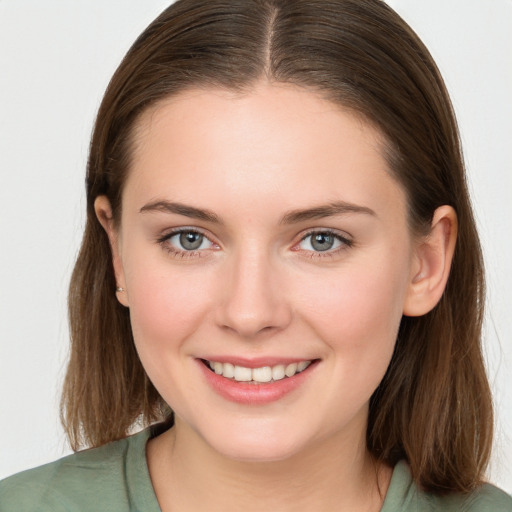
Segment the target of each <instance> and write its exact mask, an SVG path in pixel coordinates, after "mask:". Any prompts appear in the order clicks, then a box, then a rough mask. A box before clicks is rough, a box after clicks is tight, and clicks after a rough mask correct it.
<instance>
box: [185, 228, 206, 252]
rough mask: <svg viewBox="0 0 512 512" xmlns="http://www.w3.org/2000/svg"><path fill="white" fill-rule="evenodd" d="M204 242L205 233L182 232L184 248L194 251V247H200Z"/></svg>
mask: <svg viewBox="0 0 512 512" xmlns="http://www.w3.org/2000/svg"><path fill="white" fill-rule="evenodd" d="M202 242H203V235H201V234H199V233H191V232H188V233H181V234H180V244H181V246H182V247H183V248H184V249H187V250H189V251H193V250H194V249H198V248H199V247H200V246H201V244H202Z"/></svg>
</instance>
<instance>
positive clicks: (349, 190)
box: [126, 83, 403, 207]
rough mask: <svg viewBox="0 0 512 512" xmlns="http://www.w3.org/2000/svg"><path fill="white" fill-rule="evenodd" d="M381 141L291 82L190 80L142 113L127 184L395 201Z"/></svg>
mask: <svg viewBox="0 0 512 512" xmlns="http://www.w3.org/2000/svg"><path fill="white" fill-rule="evenodd" d="M383 140H384V139H383V136H382V135H381V133H380V132H379V131H378V130H376V129H375V128H374V127H373V126H372V125H370V124H369V123H367V122H365V121H364V120H363V119H362V118H361V117H359V116H356V115H355V114H353V113H351V112H349V111H347V110H346V109H343V108H342V107H340V106H339V105H337V104H335V103H333V102H330V101H328V100H326V99H323V98H321V97H320V96H319V95H318V94H316V93H314V92H312V91H309V90H305V89H303V88H299V87H296V86H293V85H289V84H278V85H276V84H272V85H271V84H266V83H265V84H260V85H258V86H257V87H255V88H254V89H253V90H251V91H248V92H244V93H236V92H232V91H226V90H221V89H193V90H188V91H185V92H182V93H180V94H178V95H176V96H173V97H171V98H169V99H167V100H165V101H162V102H160V103H159V104H157V105H155V106H153V107H151V108H150V109H148V110H147V111H146V112H144V113H143V114H142V116H141V117H140V119H139V120H138V122H137V125H136V128H135V131H134V154H133V159H132V166H131V169H130V172H129V177H128V182H127V186H126V188H128V189H129V188H130V184H133V185H134V188H136V189H137V191H138V193H139V194H142V195H145V196H146V199H147V200H149V199H153V198H154V196H155V195H157V194H160V193H163V194H168V195H170V196H173V195H175V194H182V195H183V196H184V197H183V199H191V198H195V197H197V195H198V193H199V191H201V194H202V196H206V192H207V191H208V190H214V192H215V193H216V194H217V195H218V194H221V195H222V196H223V197H224V199H227V198H236V197H238V198H240V199H241V202H242V203H244V204H245V203H246V202H251V201H253V202H254V201H256V202H258V201H260V202H261V200H262V198H265V199H268V200H270V199H271V198H275V199H276V200H280V201H281V204H282V205H283V207H294V206H295V204H294V203H301V202H311V201H313V202H314V201H316V202H321V201H324V202H325V201H333V200H338V199H343V200H350V201H351V202H359V203H360V202H364V201H367V200H369V199H371V200H378V201H380V202H381V203H385V202H386V201H388V200H390V201H396V200H397V198H398V199H400V200H401V199H403V197H402V191H401V187H400V186H399V185H398V184H397V183H396V182H395V180H394V179H393V178H391V173H390V172H389V169H388V166H387V163H386V161H385V159H384V157H383V156H382V154H383V152H382V146H383V143H384V142H383ZM384 184H385V185H386V187H383V185H384ZM135 185H136V186H135ZM340 194H341V195H342V196H344V195H346V196H350V197H340ZM217 198H218V197H217ZM180 199H181V198H180Z"/></svg>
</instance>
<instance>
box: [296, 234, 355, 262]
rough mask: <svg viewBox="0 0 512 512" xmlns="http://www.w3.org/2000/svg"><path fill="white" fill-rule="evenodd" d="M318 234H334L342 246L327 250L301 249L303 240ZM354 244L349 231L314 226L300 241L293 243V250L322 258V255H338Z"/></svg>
mask: <svg viewBox="0 0 512 512" xmlns="http://www.w3.org/2000/svg"><path fill="white" fill-rule="evenodd" d="M317 234H326V235H330V236H333V237H334V238H336V239H337V240H338V241H339V242H340V246H339V247H337V248H335V249H328V250H325V251H311V250H307V249H301V248H300V247H299V245H300V244H301V242H303V241H304V240H306V239H307V238H308V237H310V236H312V235H317ZM353 245H354V240H353V238H352V236H350V235H349V234H348V233H345V232H341V231H338V230H336V229H332V228H314V229H309V230H307V231H306V232H305V233H302V234H301V235H300V239H299V241H298V242H296V243H295V244H294V245H293V247H292V250H293V251H297V252H304V253H307V254H308V257H311V258H317V257H318V258H322V257H333V256H335V255H337V254H338V253H340V252H343V251H345V250H347V249H349V248H351V247H352V246H353Z"/></svg>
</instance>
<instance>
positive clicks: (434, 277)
mask: <svg viewBox="0 0 512 512" xmlns="http://www.w3.org/2000/svg"><path fill="white" fill-rule="evenodd" d="M456 240H457V214H456V213H455V210H454V209H453V208H452V207H451V206H446V205H445V206H440V207H439V208H437V210H436V211H435V212H434V217H433V219H432V226H431V229H430V233H429V234H428V235H427V236H425V237H424V238H422V239H421V240H420V241H419V242H418V244H417V246H416V247H415V249H414V251H415V255H414V263H413V268H412V273H411V280H410V282H409V288H408V290H407V295H406V298H405V303H404V310H403V314H404V315H406V316H421V315H425V314H426V313H428V312H429V311H431V310H432V309H433V308H434V307H435V306H436V304H437V303H438V302H439V300H440V299H441V296H442V295H443V292H444V289H445V287H446V283H447V281H448V276H449V275H450V266H451V263H452V259H453V253H454V252H455V243H456Z"/></svg>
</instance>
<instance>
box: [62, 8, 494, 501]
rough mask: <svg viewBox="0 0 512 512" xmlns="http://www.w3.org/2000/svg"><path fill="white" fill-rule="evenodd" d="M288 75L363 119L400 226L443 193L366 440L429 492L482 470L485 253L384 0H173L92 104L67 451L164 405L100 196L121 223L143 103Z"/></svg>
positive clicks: (451, 149) (115, 433) (451, 129)
mask: <svg viewBox="0 0 512 512" xmlns="http://www.w3.org/2000/svg"><path fill="white" fill-rule="evenodd" d="M262 79H265V80H268V81H270V82H277V83H287V84H294V85H297V86H300V87H304V88H306V89H308V90H311V91H313V92H316V93H318V94H320V95H322V96H323V97H324V98H327V99H328V100H330V101H332V102H334V103H336V104H338V105H341V106H342V107H344V108H346V109H349V110H350V111H352V112H354V113H355V114H357V115H360V116H362V117H363V118H364V119H365V120H367V121H368V122H370V123H372V124H373V125H374V126H376V127H377V128H378V130H379V131H380V132H381V133H382V134H383V138H384V140H385V141H386V144H385V147H384V149H383V152H384V156H385V158H386V160H387V162H388V165H389V168H390V170H391V173H392V175H393V176H394V177H395V178H396V179H397V180H398V182H399V183H400V184H401V185H402V186H403V188H404V190H405V191H406V195H407V200H408V208H409V220H410V224H411V229H412V230H413V231H416V232H420V233H425V232H427V231H428V229H429V226H430V222H431V220H432V216H433V213H434V211H435V210H436V208H437V207H439V206H441V205H450V206H452V207H453V208H454V209H455V211H456V213H457V217H458V226H459V231H458V241H457V247H456V250H455V255H454V259H453V263H452V269H451V274H450V277H449V280H448V284H447V286H446V289H445V293H444V295H443V297H442V299H441V301H440V302H439V304H438V305H437V306H436V307H435V308H434V310H432V311H431V312H430V313H429V314H427V315H425V316H422V317H417V318H412V317H404V318H403V319H402V322H401V326H400V330H399V334H398V339H397V343H396V347H395V351H394V355H393V358H392V361H391V364H390V366H389V368H388V370H387V373H386V375H385V377H384V379H383V381H382V382H381V384H380V386H379V387H378V389H377V390H376V392H375V393H374V395H373V396H372V398H371V402H370V415H369V424H368V430H367V447H368V450H369V451H370V453H371V454H372V455H373V456H374V457H375V459H376V460H378V461H382V462H385V463H386V464H389V465H391V466H393V465H394V464H395V463H396V462H397V461H398V460H400V459H405V460H407V461H408V463H409V465H410V467H411V471H412V475H413V478H414V479H415V480H416V482H417V483H418V484H419V485H420V486H421V487H423V488H424V489H426V490H429V491H432V492H436V493H446V492H456V491H460V492H467V491H470V490H471V489H472V488H474V487H475V486H476V485H477V484H478V483H480V482H481V481H482V478H483V472H484V470H485V468H486V466H487V462H488V459H489V455H490V449H491V444H492V424H493V420H492V401H491V395H490V390H489V385H488V381H487V377H486V374H485V369H484V364H483V360H482V352H481V346H480V342H481V327H482V320H483V306H484V293H485V289H484V275H483V261H482V254H481V249H480V245H479V239H478V235H477V232H476V228H475V222H474V218H473V214H472V209H471V205H470V200H469V194H468V190H467V184H466V177H465V170H464V163H463V157H462V152H461V148H460V142H459V135H458V129H457V124H456V120H455V116H454V113H453V109H452V106H451V103H450V99H449V96H448V93H447V91H446V88H445V85H444V83H443V80H442V78H441V75H440V73H439V71H438V69H437V67H436V65H435V63H434V61H433V60H432V57H431V56H430V54H429V52H428V50H427V49H426V48H425V46H424V45H423V44H422V42H421V41H420V40H419V38H418V37H417V36H416V34H415V33H414V32H413V31H412V30H411V29H410V28H409V27H408V25H407V24H406V23H405V22H404V21H403V20H402V19H401V18H400V17H399V16H398V15H397V14H396V13H395V12H394V11H392V10H391V9H390V8H389V7H388V6H387V5H386V4H385V3H384V2H382V1H380V0H295V1H293V2H289V1H286V0H232V1H228V0H178V1H177V2H176V3H175V4H173V5H172V6H171V7H169V8H168V9H166V10H165V11H164V12H163V13H162V14H161V15H160V16H159V17H158V18H157V19H156V20H155V21H154V22H153V23H152V24H151V25H150V26H149V27H148V28H147V29H146V30H145V31H144V32H143V33H142V35H141V36H140V37H139V38H138V39H137V41H136V42H135V43H134V45H133V46H132V48H131V49H130V50H129V52H128V53H127V55H126V56H125V58H124V59H123V61H122V63H121V64H120V66H119V68H118V69H117V71H116V72H115V74H114V76H113V78H112V80H111V82H110V84H109V86H108V88H107V91H106V93H105V96H104V98H103V101H102V104H101V106H100V109H99V112H98V116H97V119H96V124H95V128H94V132H93V136H92V141H91V146H90V154H89V160H88V167H87V180H86V188H87V222H86V227H85V233H84V238H83V241H82V246H81V250H80V253H79V256H78V260H77V263H76V266H75V269H74V272H73V275H72V279H71V285H70V293H69V321H70V331H71V356H70V362H69V367H68V372H67V375H66V379H65V384H64V392H63V397H62V421H63V424H64V426H65V429H66V431H67V433H68V436H69V439H70V441H71V445H72V447H73V449H78V448H79V447H81V446H98V445H101V444H104V443H107V442H109V441H112V440H115V439H119V438H122V437H125V436H126V435H127V433H128V432H129V430H130V429H131V428H133V426H134V425H136V424H141V425H147V424H151V423H153V422H155V421H159V420H162V419H166V418H169V417H170V414H171V413H170V410H169V408H168V407H167V406H166V404H164V403H163V401H162V399H161V397H160V396H159V394H158V392H157V391H156V389H155V388H154V387H153V385H152V384H151V382H150V381H149V379H148V377H147V375H146V373H145V371H144V369H143V367H142V364H141V363H140V361H139V358H138V356H137V353H136V350H135V347H134V342H133V337H132V332H131V327H130V319H129V311H128V310H127V309H126V308H124V307H123V306H121V305H120V304H119V303H118V301H117V299H116V296H115V293H114V290H115V287H116V283H115V276H114V271H113V267H112V261H111V252H110V246H109V242H108V238H107V235H106V233H105V232H104V230H103V228H102V227H101V225H100V223H99V222H98V220H97V218H96V214H95V211H94V201H95V199H96V198H97V197H98V196H99V195H106V196H107V197H108V199H109V200H110V203H111V205H112V209H113V217H114V220H115V221H117V222H118V221H119V219H120V211H121V208H122V204H121V197H122V191H123V185H124V183H125V181H126V176H127V173H128V172H129V169H130V163H131V156H132V154H133V149H134V146H135V140H134V137H135V135H134V134H135V127H136V123H137V120H138V118H139V117H140V115H141V114H142V113H143V112H145V111H146V110H147V109H148V108H149V107H151V106H155V105H157V104H158V102H160V101H162V100H165V99H166V98H168V97H169V96H172V95H176V94H178V93H179V92H181V91H184V90H186V89H190V88H212V87H215V88H218V87H221V88H226V89H229V90H231V91H239V92H241V93H244V92H247V91H250V89H251V87H252V86H253V85H254V84H255V83H256V82H257V81H258V80H262Z"/></svg>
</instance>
